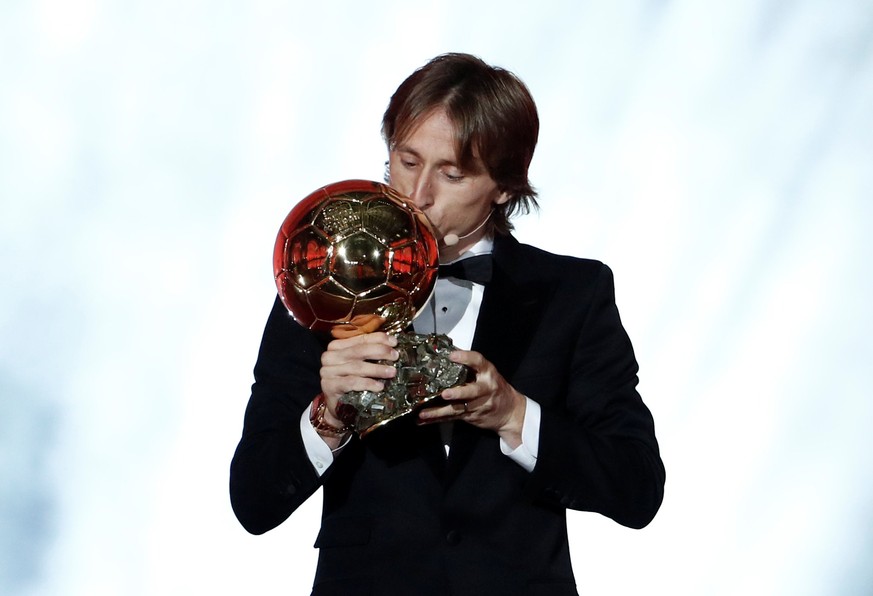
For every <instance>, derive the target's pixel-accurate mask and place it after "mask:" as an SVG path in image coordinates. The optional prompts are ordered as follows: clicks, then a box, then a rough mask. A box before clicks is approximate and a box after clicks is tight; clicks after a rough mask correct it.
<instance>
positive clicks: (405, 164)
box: [400, 160, 416, 168]
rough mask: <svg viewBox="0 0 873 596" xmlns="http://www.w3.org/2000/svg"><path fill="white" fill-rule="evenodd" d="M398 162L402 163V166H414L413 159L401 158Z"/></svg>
mask: <svg viewBox="0 0 873 596" xmlns="http://www.w3.org/2000/svg"><path fill="white" fill-rule="evenodd" d="M400 163H401V164H403V167H404V168H414V167H415V166H416V163H415V162H414V161H407V160H401V161H400Z"/></svg>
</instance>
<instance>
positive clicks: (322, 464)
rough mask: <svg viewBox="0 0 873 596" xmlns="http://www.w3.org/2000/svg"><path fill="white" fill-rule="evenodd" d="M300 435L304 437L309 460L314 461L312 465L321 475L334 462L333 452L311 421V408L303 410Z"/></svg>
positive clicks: (304, 445)
mask: <svg viewBox="0 0 873 596" xmlns="http://www.w3.org/2000/svg"><path fill="white" fill-rule="evenodd" d="M300 436H301V437H303V447H304V448H305V449H306V455H307V456H308V457H309V461H311V462H312V467H313V468H315V472H316V473H317V474H318V475H319V476H321V475H322V474H324V473H325V472H326V471H327V469H328V468H329V467H330V464H332V463H333V452H331V450H330V447H328V445H327V443H325V442H324V439H322V438H321V435H319V434H318V433H317V432H315V428H313V426H312V423H311V422H310V421H309V408H306V409H305V410H303V414H302V415H301V416H300Z"/></svg>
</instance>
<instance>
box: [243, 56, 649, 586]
mask: <svg viewBox="0 0 873 596" xmlns="http://www.w3.org/2000/svg"><path fill="white" fill-rule="evenodd" d="M538 127H539V121H538V117H537V113H536V107H535V105H534V102H533V100H532V99H531V97H530V94H529V92H528V90H527V88H526V87H525V86H524V84H523V83H522V82H521V81H519V80H518V79H517V78H516V77H515V76H514V75H512V74H511V73H509V72H508V71H505V70H503V69H499V68H495V67H491V66H489V65H487V64H485V63H484V62H482V61H481V60H479V59H478V58H475V57H473V56H469V55H464V54H447V55H443V56H439V57H437V58H435V59H433V60H432V61H430V62H429V63H428V64H426V65H425V66H424V67H422V68H421V69H419V70H417V71H416V72H415V73H413V74H412V75H411V76H410V77H409V78H408V79H407V80H406V81H404V82H403V84H401V86H400V87H399V88H398V90H397V92H396V93H395V94H394V96H392V98H391V102H390V103H389V106H388V109H387V111H386V112H385V117H384V119H383V128H382V130H383V135H384V136H385V140H386V142H387V145H388V150H389V161H388V176H389V180H390V183H391V185H392V186H394V187H395V188H396V189H397V190H399V191H400V192H401V193H403V194H405V195H407V196H408V197H409V198H410V199H411V200H412V201H413V202H414V203H415V204H416V205H417V206H418V207H420V208H421V209H422V210H423V211H424V213H425V214H426V215H427V216H428V218H429V219H430V220H431V222H432V223H433V226H434V228H435V231H436V233H437V236H438V238H439V241H440V261H441V264H442V263H451V262H454V261H459V260H460V261H463V260H466V259H467V258H468V257H471V256H481V255H491V257H492V258H491V259H489V260H488V263H487V264H486V267H485V269H486V277H485V278H476V279H474V280H466V279H460V278H459V277H447V278H443V279H440V280H439V281H438V282H437V287H436V290H435V293H434V296H433V298H432V299H431V302H430V303H429V304H428V305H427V307H426V308H425V311H426V312H425V313H424V314H423V315H422V316H420V317H419V318H418V319H417V320H416V322H415V327H416V331H419V332H429V331H433V330H434V329H435V330H436V331H437V332H440V333H446V334H448V335H449V336H450V337H452V339H453V340H454V342H455V344H456V345H458V346H459V347H460V348H461V349H459V350H458V351H456V352H454V353H453V354H452V359H453V360H454V361H456V362H460V363H463V364H465V365H467V366H469V367H470V368H472V369H473V371H474V372H475V378H474V379H473V380H472V381H470V382H468V383H466V384H464V385H461V386H458V387H455V388H452V389H448V390H446V391H444V392H443V394H442V398H443V399H444V401H443V402H441V404H440V405H437V406H433V407H430V408H425V409H422V410H420V411H419V412H417V413H416V414H414V415H409V416H406V417H404V418H401V419H399V420H396V421H393V422H391V423H390V424H388V425H386V426H385V427H383V428H380V429H378V430H376V431H374V432H372V433H370V434H369V435H367V436H366V437H365V438H364V439H358V438H357V437H354V436H352V435H351V434H350V433H349V432H348V431H347V429H345V428H344V427H343V425H342V423H341V422H340V420H339V419H338V418H337V416H336V405H337V400H338V399H339V397H340V396H341V395H342V394H343V393H344V392H347V391H352V390H371V391H379V390H380V389H381V388H382V387H383V383H384V380H385V379H388V378H391V377H392V376H393V375H394V368H393V367H391V366H385V365H384V364H380V363H378V361H379V360H389V361H390V360H394V359H396V358H397V352H396V351H395V350H394V346H395V345H396V340H395V339H394V338H393V337H391V336H389V335H386V334H385V333H381V332H372V333H364V334H361V335H358V336H354V337H350V338H343V339H334V340H333V341H329V343H328V339H325V338H321V337H320V336H317V335H315V334H313V333H312V332H310V331H309V330H307V329H305V328H303V327H301V326H299V325H297V324H296V323H295V322H294V321H293V320H292V319H291V318H290V316H289V315H288V313H287V312H286V311H285V310H284V308H283V307H282V306H281V303H280V302H279V301H278V300H277V301H276V302H275V305H274V308H273V311H272V313H271V315H270V318H269V320H268V322H267V327H266V330H265V332H264V338H263V342H262V344H261V349H260V353H259V356H258V361H257V364H256V367H255V384H254V385H253V387H252V396H251V400H250V402H249V405H248V408H247V410H246V418H245V425H244V429H243V436H242V439H241V441H240V444H239V447H238V448H237V451H236V454H235V455H234V459H233V463H232V465H231V482H230V488H231V501H232V504H233V507H234V511H235V512H236V515H237V517H238V518H239V520H240V522H241V523H242V524H243V526H244V527H245V528H246V529H247V530H249V531H250V532H253V533H262V532H265V531H267V530H270V529H271V528H273V527H275V526H277V525H278V524H280V523H282V522H283V521H284V520H285V519H286V518H287V517H288V516H289V515H290V514H291V513H292V512H293V511H294V510H295V509H296V508H297V507H298V506H299V505H300V504H301V503H302V502H303V501H304V500H305V499H306V498H308V497H309V496H310V495H311V494H312V493H313V492H315V491H316V489H317V488H319V487H320V486H323V487H324V503H323V513H322V524H321V531H320V532H319V535H318V538H317V540H316V546H317V547H318V548H319V549H320V551H319V561H318V568H317V570H316V574H315V582H314V587H313V594H319V595H323V594H342V595H357V594H385V595H393V594H397V595H401V594H402V595H407V594H408V595H416V596H418V595H428V594H434V595H443V594H453V595H467V594H469V595H471V596H472V595H480V594H485V593H491V594H499V595H513V594H518V595H527V594H549V595H561V594H576V593H577V592H576V588H575V580H574V576H573V571H572V569H571V564H570V554H569V545H568V540H567V527H566V509H568V508H569V509H576V510H583V511H593V512H598V513H601V514H603V515H606V516H608V517H610V518H612V519H614V520H615V521H617V522H618V523H620V524H623V525H626V526H629V527H633V528H641V527H643V526H645V525H647V524H648V523H649V522H650V521H651V519H652V518H653V517H654V515H655V513H656V512H657V510H658V508H659V507H660V504H661V500H662V497H663V486H664V468H663V465H662V463H661V459H660V456H659V451H658V444H657V441H656V439H655V434H654V424H653V421H652V417H651V415H650V413H649V411H648V409H647V408H646V407H645V405H644V404H643V402H642V400H641V399H640V396H639V395H638V393H637V391H636V385H637V376H636V373H637V363H636V360H635V358H634V354H633V349H632V347H631V344H630V341H629V339H628V337H627V334H626V333H625V331H624V329H623V328H622V325H621V322H620V319H619V315H618V311H617V309H616V306H615V302H614V290H613V282H612V274H611V272H610V270H609V269H608V268H607V267H606V266H605V265H603V264H602V263H599V262H596V261H591V260H585V259H577V258H572V257H562V256H556V255H552V254H549V253H546V252H544V251H541V250H538V249H536V248H533V247H530V246H525V245H522V244H520V243H518V242H517V241H516V240H515V239H514V238H513V237H512V236H511V235H510V230H511V224H510V222H509V216H510V215H512V214H513V212H514V211H517V210H522V211H524V210H526V209H527V208H529V207H530V206H532V205H535V193H534V191H533V188H532V187H531V185H530V183H529V181H528V166H529V164H530V160H531V158H532V156H533V151H534V147H535V145H536V141H537V135H538ZM489 266H490V278H488V271H487V270H488V269H489ZM455 275H459V274H455Z"/></svg>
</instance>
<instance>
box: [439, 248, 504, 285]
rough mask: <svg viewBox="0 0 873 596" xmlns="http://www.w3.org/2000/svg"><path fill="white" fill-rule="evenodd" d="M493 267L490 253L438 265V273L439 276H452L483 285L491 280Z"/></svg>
mask: <svg viewBox="0 0 873 596" xmlns="http://www.w3.org/2000/svg"><path fill="white" fill-rule="evenodd" d="M493 269H494V267H493V265H492V262H491V255H490V254H486V255H476V256H475V257H469V258H466V259H462V260H460V261H455V262H454V263H451V264H449V265H440V268H439V274H438V275H439V277H454V278H455V279H465V280H467V281H472V282H473V283H477V284H482V285H485V284H487V283H488V282H489V281H491V273H492V272H493Z"/></svg>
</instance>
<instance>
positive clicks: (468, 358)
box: [449, 350, 487, 371]
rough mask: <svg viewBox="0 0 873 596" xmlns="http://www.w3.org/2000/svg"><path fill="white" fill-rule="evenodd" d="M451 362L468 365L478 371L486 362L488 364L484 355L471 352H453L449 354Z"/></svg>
mask: <svg viewBox="0 0 873 596" xmlns="http://www.w3.org/2000/svg"><path fill="white" fill-rule="evenodd" d="M449 360H451V361H452V362H456V363H458V364H466V365H467V366H469V367H470V368H472V369H473V370H476V371H478V370H479V369H481V368H482V367H483V366H484V364H485V362H487V360H485V357H484V356H482V354H480V353H479V352H473V351H471V350H452V351H451V352H449Z"/></svg>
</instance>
